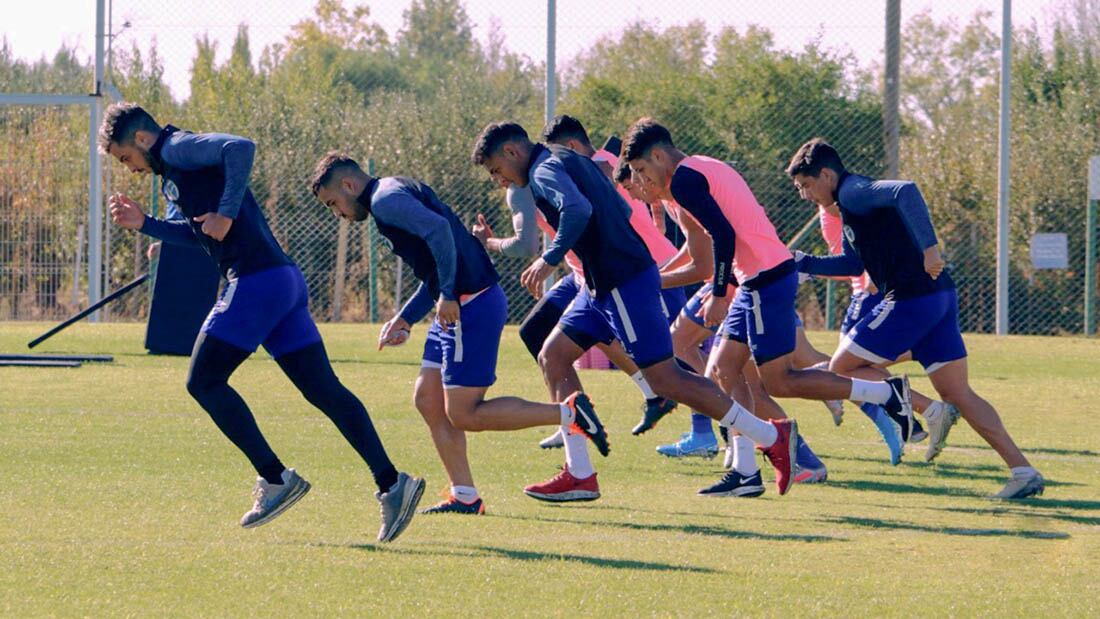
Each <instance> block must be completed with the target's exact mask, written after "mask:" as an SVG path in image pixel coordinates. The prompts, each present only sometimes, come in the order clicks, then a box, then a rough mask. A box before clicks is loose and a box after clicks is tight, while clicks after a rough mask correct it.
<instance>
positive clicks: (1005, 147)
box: [997, 0, 1012, 335]
mask: <svg viewBox="0 0 1100 619" xmlns="http://www.w3.org/2000/svg"><path fill="white" fill-rule="evenodd" d="M1011 96H1012V0H1004V5H1003V8H1002V10H1001V121H1000V136H999V140H998V143H997V335H1006V334H1008V169H1009V168H1008V162H1009V140H1008V136H1009V132H1010V131H1011V122H1012V120H1011V118H1010V117H1009V102H1010V99H1011Z"/></svg>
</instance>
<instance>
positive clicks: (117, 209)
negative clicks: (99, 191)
mask: <svg viewBox="0 0 1100 619" xmlns="http://www.w3.org/2000/svg"><path fill="white" fill-rule="evenodd" d="M107 206H108V207H110V209H111V221H113V222H115V223H116V224H118V226H119V227H121V228H126V229H127V230H140V229H141V226H142V224H144V223H145V212H144V211H142V210H141V207H140V206H138V204H137V202H134V201H133V200H131V199H130V198H127V197H126V196H124V195H123V194H121V193H116V194H114V195H112V196H111V197H110V198H108V199H107Z"/></svg>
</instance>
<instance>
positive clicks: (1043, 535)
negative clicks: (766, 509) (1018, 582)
mask: <svg viewBox="0 0 1100 619" xmlns="http://www.w3.org/2000/svg"><path fill="white" fill-rule="evenodd" d="M820 521H821V522H826V523H829V524H841V525H848V526H855V527H865V528H868V529H894V530H902V531H919V532H921V533H940V534H943V535H961V536H965V537H1022V538H1026V539H1069V537H1070V535H1069V533H1062V532H1058V531H1034V530H1028V529H1020V530H1011V529H985V528H982V529H971V528H967V527H944V526H931V525H923V524H916V523H913V522H904V521H901V520H884V519H881V518H865V517H856V516H835V517H830V518H821V519H820Z"/></svg>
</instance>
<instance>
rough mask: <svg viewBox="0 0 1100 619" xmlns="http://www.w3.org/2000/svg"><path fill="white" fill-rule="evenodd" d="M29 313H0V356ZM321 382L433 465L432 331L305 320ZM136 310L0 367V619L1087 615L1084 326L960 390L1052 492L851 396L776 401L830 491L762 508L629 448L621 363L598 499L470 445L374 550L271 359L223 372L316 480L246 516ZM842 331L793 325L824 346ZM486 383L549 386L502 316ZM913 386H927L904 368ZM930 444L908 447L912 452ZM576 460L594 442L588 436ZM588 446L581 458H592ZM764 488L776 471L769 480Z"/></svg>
mask: <svg viewBox="0 0 1100 619" xmlns="http://www.w3.org/2000/svg"><path fill="white" fill-rule="evenodd" d="M45 326H46V325H42V324H25V323H7V324H3V325H0V351H6V352H19V351H23V350H25V342H26V341H28V340H30V339H31V338H32V337H33V336H34V335H36V334H37V333H39V332H41V331H42V330H44V327H45ZM323 332H324V335H325V336H326V338H327V343H328V346H329V350H330V353H331V356H332V357H333V359H335V360H336V364H335V365H336V369H337V372H338V374H339V375H340V376H341V378H342V379H343V380H344V382H345V383H346V384H348V385H349V386H350V387H351V388H352V390H354V391H355V392H356V393H357V394H359V395H360V397H362V398H363V400H364V401H365V403H366V404H367V407H368V408H369V409H370V411H371V415H372V416H373V418H374V420H375V423H376V424H377V425H378V427H379V431H380V433H381V435H382V438H383V440H384V441H385V443H386V445H387V448H388V449H389V451H390V454H391V456H392V458H393V459H394V461H395V462H396V463H397V465H398V466H399V468H402V469H404V470H408V471H412V472H415V473H417V474H419V475H422V476H425V477H426V478H427V480H428V485H429V493H428V494H426V496H425V501H426V502H427V501H429V500H434V498H435V497H434V492H435V491H436V490H439V489H441V488H443V487H444V485H445V483H446V480H445V477H444V474H443V470H442V467H441V465H440V464H439V462H438V460H437V459H436V456H435V453H434V450H433V448H432V446H431V442H430V440H429V438H428V434H427V430H426V428H425V426H424V424H423V422H422V421H421V420H420V417H419V415H418V414H417V413H416V411H415V410H414V409H413V408H412V406H411V397H410V396H411V392H412V383H413V379H414V377H415V375H416V371H417V367H418V365H419V364H418V359H419V356H418V353H419V348H418V346H419V344H420V343H421V342H422V339H421V338H422V336H423V332H424V330H423V329H422V328H421V329H417V332H416V333H415V334H414V340H413V343H412V344H411V345H409V346H406V347H404V348H402V349H395V350H387V351H386V352H385V353H381V354H380V353H376V352H375V351H374V350H373V342H374V341H375V337H376V335H377V328H375V327H371V326H365V325H332V326H325V327H324V328H323ZM142 337H143V329H142V327H141V326H139V325H128V324H108V325H88V324H85V325H80V326H78V327H74V328H73V329H71V330H69V331H66V332H65V333H63V334H61V335H59V336H57V337H55V338H54V339H53V340H50V341H49V342H47V343H46V344H45V345H43V348H44V349H45V350H44V352H96V353H111V354H114V355H115V356H116V361H115V363H114V364H111V365H85V366H84V367H83V368H80V369H15V368H0V615H3V616H18V617H24V616H42V615H62V616H77V615H79V616H92V617H99V616H150V615H156V616H160V615H168V616H184V617H196V616H245V615H251V614H264V615H266V614H275V615H278V616H303V615H309V616H336V615H342V616H410V615H413V614H415V615H418V616H431V615H442V614H445V613H453V612H455V611H457V610H464V611H466V612H469V613H474V614H481V615H487V616H507V615H555V616H574V615H585V616H606V617H617V616H626V615H634V616H652V615H663V616H669V615H682V616H691V615H724V616H730V615H768V616H778V615H780V614H785V615H788V616H808V615H813V616H900V615H910V616H912V615H922V616H943V615H955V616H973V615H994V614H998V615H1008V616H1036V615H1039V614H1040V613H1045V614H1049V615H1058V616H1063V615H1072V616H1090V615H1091V616H1097V613H1098V612H1100V602H1098V600H1100V592H1098V586H1097V580H1098V577H1100V488H1098V480H1100V439H1097V432H1096V431H1095V428H1096V427H1097V426H1096V420H1095V415H1094V414H1093V411H1092V410H1091V408H1092V406H1093V405H1095V402H1096V399H1097V394H1100V344H1098V343H1097V342H1096V341H1095V340H1093V341H1088V340H1082V339H1069V338H1066V339H1052V338H1024V337H1009V338H1001V339H997V338H992V337H980V336H975V337H968V338H967V343H968V345H969V346H970V349H971V352H972V364H971V376H972V380H973V382H974V385H975V387H976V388H977V389H978V390H979V391H980V392H981V393H983V394H985V395H986V397H987V398H988V399H989V400H991V401H992V402H993V403H994V405H995V406H997V408H998V409H999V410H1000V412H1001V414H1002V416H1003V417H1004V419H1005V423H1006V424H1007V426H1008V428H1009V430H1010V431H1011V432H1012V433H1013V435H1014V436H1015V437H1016V440H1017V441H1018V442H1019V443H1020V444H1021V446H1022V447H1023V448H1024V449H1025V451H1026V452H1027V454H1028V455H1029V457H1031V458H1032V461H1033V463H1034V464H1035V465H1036V466H1037V467H1039V468H1040V470H1042V471H1043V473H1044V474H1045V475H1046V477H1047V479H1048V480H1049V482H1048V486H1047V492H1046V495H1045V496H1044V497H1042V498H1039V499H1034V500H1029V501H1025V502H1021V503H1013V504H1005V503H993V502H990V501H987V500H985V499H984V498H983V496H984V495H986V494H989V493H991V492H994V491H996V490H998V489H999V488H1000V486H1001V484H1002V483H1003V481H1004V478H1005V476H1006V471H1005V469H1004V468H1003V466H1002V465H1001V463H1000V461H999V459H998V458H997V457H996V455H995V454H994V453H993V451H992V450H990V449H989V448H987V447H986V446H985V445H984V444H983V443H982V441H981V440H980V439H979V438H978V437H977V436H976V435H975V434H974V433H973V432H972V431H971V430H970V428H969V427H966V426H965V424H960V425H959V426H957V427H956V429H955V431H954V432H953V433H952V435H951V445H950V446H949V447H948V449H947V450H946V451H945V452H944V454H943V455H942V456H941V457H940V459H939V461H938V463H937V464H935V465H926V464H923V462H922V461H921V458H920V455H921V454H920V453H918V452H916V451H910V452H909V454H908V455H907V461H906V462H905V463H903V464H902V465H901V466H899V467H897V468H892V467H890V466H889V465H888V464H887V463H885V462H884V457H885V452H886V450H885V447H883V446H882V445H881V444H880V443H879V442H878V441H877V439H876V434H875V431H874V429H873V427H872V426H871V425H870V423H869V422H867V420H866V418H864V417H863V416H862V415H861V414H860V413H859V412H858V410H856V409H855V407H853V406H851V405H849V406H848V407H847V410H848V414H847V416H846V421H845V423H844V425H843V426H841V427H840V428H834V427H833V425H832V422H831V420H830V418H829V416H828V414H827V413H826V412H825V409H824V407H822V406H821V405H820V404H817V403H813V402H799V401H789V400H788V401H784V402H783V403H784V405H785V406H787V409H788V412H790V413H792V414H793V415H794V416H797V417H798V419H799V423H800V427H801V428H802V430H803V433H804V434H805V435H806V436H807V437H808V438H809V439H810V441H811V443H812V444H813V445H814V447H815V449H816V450H817V452H818V453H819V454H820V455H821V456H822V458H823V459H824V460H825V461H826V463H827V464H828V465H829V482H828V483H827V484H825V485H822V486H817V487H806V486H800V487H796V488H795V489H794V490H793V491H792V492H791V494H789V495H787V496H786V497H782V498H780V497H778V496H777V495H776V493H775V491H774V487H773V486H772V485H771V484H770V483H769V489H768V493H767V494H765V495H764V496H763V497H762V498H760V499H756V500H736V499H726V500H718V499H714V500H706V499H700V498H696V497H695V496H693V495H694V493H695V490H696V489H697V488H699V487H701V486H702V485H704V484H707V483H708V482H711V481H712V480H714V479H716V478H717V477H718V476H719V475H720V474H721V471H720V470H719V469H720V462H719V461H717V460H712V461H699V460H692V461H690V462H678V461H670V460H666V459H663V458H659V457H658V456H657V455H656V454H655V453H654V451H653V448H654V445H655V444H657V443H658V442H665V441H668V440H670V439H673V438H674V437H675V436H677V435H678V434H679V433H680V432H681V431H683V430H684V429H686V426H687V415H686V414H685V413H683V412H677V413H676V414H674V415H673V416H671V417H669V418H667V419H666V420H665V422H664V423H663V424H662V425H661V426H660V427H659V428H657V429H656V430H655V431H653V432H652V433H650V434H647V435H646V436H644V437H642V438H635V437H631V436H630V435H629V428H630V427H631V425H632V424H633V423H634V421H635V420H636V416H637V406H638V404H639V403H640V396H639V394H638V393H637V392H636V390H635V388H634V387H633V386H632V385H631V384H630V382H629V381H628V380H626V379H625V377H623V376H622V375H621V374H620V373H618V372H586V373H584V374H583V379H584V381H585V383H586V387H587V390H588V391H589V392H590V393H591V394H592V395H593V397H594V399H595V401H596V403H597V406H598V407H599V410H600V411H601V415H602V417H603V418H604V419H605V420H606V422H607V423H608V425H609V429H610V431H611V433H612V434H611V438H612V445H613V450H612V454H611V457H610V458H609V459H607V460H600V461H598V462H597V463H596V464H597V467H598V469H599V471H600V485H601V489H602V491H603V493H604V497H603V498H602V499H600V500H599V501H597V502H594V503H590V504H582V505H569V506H552V505H546V504H541V503H538V502H535V501H532V500H531V499H528V498H527V497H525V496H524V495H523V494H522V493H521V491H520V490H521V488H522V486H523V485H524V484H526V483H530V482H532V481H539V480H542V479H544V478H547V477H549V476H550V475H552V474H553V473H554V470H555V467H556V466H557V465H558V463H559V461H560V458H561V454H560V452H555V453H547V452H542V451H540V450H538V449H537V447H536V446H535V443H536V441H537V440H538V439H540V438H542V436H544V434H545V432H543V431H540V430H526V431H522V432H515V433H493V434H480V435H475V436H471V438H470V454H471V458H472V461H473V466H474V472H475V476H476V477H477V480H478V486H479V488H480V490H481V492H482V494H483V495H484V496H485V498H486V502H487V506H488V511H489V513H488V515H486V516H484V517H417V518H416V519H415V520H414V521H413V523H412V525H411V526H410V528H409V530H408V531H407V532H406V533H405V534H404V536H403V537H402V538H401V539H400V540H398V541H397V542H396V543H394V544H390V545H378V544H376V543H375V542H374V537H375V534H376V531H377V526H378V514H377V504H376V503H375V501H374V500H373V498H371V496H370V493H371V491H372V490H373V488H372V484H371V482H370V477H369V475H368V473H367V469H366V467H365V466H364V465H363V464H362V463H361V462H360V461H359V460H358V459H357V457H356V456H355V454H354V452H353V451H352V450H351V449H350V448H349V447H348V446H347V445H346V444H345V443H344V442H343V440H342V439H341V437H340V436H339V434H338V433H337V432H336V430H335V428H333V427H332V426H331V424H330V423H329V422H328V420H327V419H326V418H325V417H324V416H323V415H322V414H321V413H320V412H318V411H316V410H313V409H312V408H310V407H309V405H308V404H306V403H305V401H304V400H303V399H302V398H301V397H300V396H299V395H298V394H297V393H296V392H295V391H294V389H293V388H292V387H291V386H290V384H289V382H288V381H286V379H285V378H284V377H282V376H281V374H280V373H279V371H278V368H277V367H276V365H275V364H274V363H273V362H272V361H271V360H270V359H268V358H266V355H263V354H261V355H257V356H256V357H255V359H254V360H251V361H249V362H247V363H246V364H245V365H244V366H243V367H242V368H241V370H240V371H239V372H238V374H237V376H236V377H235V380H234V385H235V386H236V387H237V388H238V389H239V390H240V391H241V393H242V394H243V395H244V397H245V398H246V399H247V400H248V401H249V402H250V403H251V405H252V407H253V410H254V411H255V412H256V413H257V417H258V419H259V422H260V425H261V427H262V428H263V429H264V431H265V433H266V434H267V436H268V438H269V439H270V441H271V442H272V444H273V446H274V447H275V449H276V450H277V451H278V452H279V454H280V455H281V457H282V459H283V460H284V461H285V462H287V463H288V465H290V466H294V467H297V468H298V469H299V471H301V472H302V473H303V474H304V475H305V476H306V477H307V478H308V479H309V480H310V481H311V482H312V483H313V485H314V490H313V492H312V493H310V495H309V496H308V497H307V499H306V500H304V501H302V502H301V503H300V504H299V505H298V506H296V507H295V508H294V509H293V510H291V511H290V512H288V513H287V514H286V515H284V516H282V517H281V518H279V519H278V520H277V521H275V522H274V523H272V524H270V525H268V526H265V527H263V528H260V529H256V530H248V531H246V530H242V529H240V528H239V527H238V526H237V524H236V521H237V518H238V517H239V516H240V514H241V513H243V512H244V511H245V510H246V509H247V507H248V506H249V501H250V499H249V496H248V492H249V490H250V488H251V485H252V480H253V473H252V472H251V471H250V469H249V468H248V466H247V462H246V461H245V459H244V458H243V457H242V456H241V455H240V454H239V453H238V452H237V451H236V450H235V449H234V448H233V447H232V445H230V444H229V442H228V441H226V440H225V439H224V438H223V437H222V436H221V435H220V434H219V433H218V431H217V430H216V429H215V427H214V425H213V424H212V423H211V422H210V420H209V419H208V418H207V417H206V415H205V414H204V413H203V412H202V411H201V410H200V409H199V408H198V406H197V405H195V404H194V403H193V402H192V401H191V400H190V399H189V398H188V396H187V393H186V392H185V390H184V388H183V381H184V375H185V373H186V369H187V361H186V359H182V358H177V357H154V356H148V355H146V354H144V351H143V349H142V348H141V342H142ZM834 337H835V336H833V335H832V334H826V333H815V334H812V339H813V341H814V342H815V344H816V345H818V346H819V347H820V348H822V349H831V346H832V344H833V342H834V341H835V339H834ZM501 360H502V363H501V364H500V366H501V367H500V368H499V370H498V372H499V375H500V380H499V382H498V385H497V387H496V388H495V389H494V390H493V391H492V392H491V393H496V394H516V395H523V396H527V397H530V398H536V399H541V398H543V397H544V395H545V394H544V390H543V387H542V382H541V379H540V377H539V375H538V372H537V370H536V367H535V365H534V363H533V362H532V360H531V359H530V358H529V357H528V356H527V354H526V352H525V351H524V349H523V347H522V345H521V344H520V342H519V339H518V337H517V336H516V334H515V331H514V330H509V331H508V333H507V334H506V337H505V344H504V346H503V349H502V351H501ZM906 369H907V370H908V371H910V372H913V375H914V377H915V378H914V386H915V387H916V388H918V389H928V387H929V385H928V381H927V379H925V378H924V377H923V375H922V374H921V373H920V369H919V367H917V366H906ZM921 449H922V450H923V446H922V447H921ZM593 453H595V452H594V451H593ZM597 458H598V456H597ZM765 472H766V479H768V477H769V476H770V472H769V471H768V470H767V467H766V471H765Z"/></svg>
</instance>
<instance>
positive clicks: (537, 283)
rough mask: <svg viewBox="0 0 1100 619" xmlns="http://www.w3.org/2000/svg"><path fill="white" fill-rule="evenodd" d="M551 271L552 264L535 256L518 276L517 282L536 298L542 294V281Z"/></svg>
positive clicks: (552, 270)
mask: <svg viewBox="0 0 1100 619" xmlns="http://www.w3.org/2000/svg"><path fill="white" fill-rule="evenodd" d="M553 272H554V267H553V266H551V265H549V264H546V261H545V260H543V259H542V258H536V259H535V261H534V262H532V263H531V266H529V267H527V268H526V269H525V270H524V271H523V273H522V274H521V275H520V276H519V283H520V284H521V285H522V286H523V287H524V288H526V289H527V292H530V293H531V296H533V297H535V298H536V299H538V298H539V297H541V296H542V282H544V281H545V280H546V278H547V277H550V274H551V273H553Z"/></svg>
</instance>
